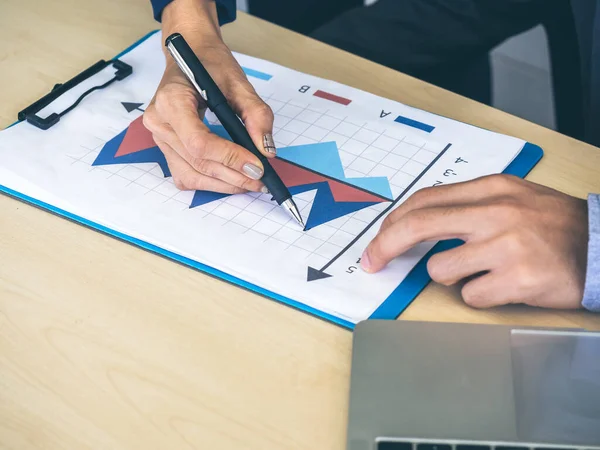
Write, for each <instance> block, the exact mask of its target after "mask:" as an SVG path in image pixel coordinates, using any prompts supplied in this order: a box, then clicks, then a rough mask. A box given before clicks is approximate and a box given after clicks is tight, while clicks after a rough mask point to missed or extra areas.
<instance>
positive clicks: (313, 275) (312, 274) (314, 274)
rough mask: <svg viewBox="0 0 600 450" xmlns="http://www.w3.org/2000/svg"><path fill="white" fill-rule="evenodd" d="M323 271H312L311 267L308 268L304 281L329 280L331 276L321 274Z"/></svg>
mask: <svg viewBox="0 0 600 450" xmlns="http://www.w3.org/2000/svg"><path fill="white" fill-rule="evenodd" d="M323 270H324V269H321V270H317V269H313V268H312V267H310V266H308V273H307V275H306V281H314V280H321V279H323V278H329V277H330V276H331V275H329V274H328V273H325V272H323Z"/></svg>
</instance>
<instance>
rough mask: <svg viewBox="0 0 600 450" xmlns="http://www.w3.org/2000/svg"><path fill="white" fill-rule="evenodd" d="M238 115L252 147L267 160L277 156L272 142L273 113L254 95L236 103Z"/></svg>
mask: <svg viewBox="0 0 600 450" xmlns="http://www.w3.org/2000/svg"><path fill="white" fill-rule="evenodd" d="M236 103H237V105H236V109H237V110H238V114H239V115H240V117H241V118H242V120H243V121H244V124H245V125H246V129H247V130H248V134H250V137H251V138H252V141H253V142H254V145H256V148H258V149H259V150H260V151H261V153H262V154H263V155H265V156H267V157H268V158H274V157H275V155H276V154H277V149H276V148H275V142H274V141H273V120H274V118H273V111H271V108H270V107H269V105H267V104H266V103H265V102H263V101H262V100H261V99H260V98H259V97H258V95H256V93H254V95H250V96H249V97H247V98H240V99H239V101H238V102H236Z"/></svg>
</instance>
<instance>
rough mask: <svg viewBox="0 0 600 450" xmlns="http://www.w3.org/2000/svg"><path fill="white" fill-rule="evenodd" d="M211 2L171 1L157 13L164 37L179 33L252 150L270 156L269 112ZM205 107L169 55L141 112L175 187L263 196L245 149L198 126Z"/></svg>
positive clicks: (256, 164) (256, 163) (257, 165)
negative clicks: (234, 115) (231, 47)
mask: <svg viewBox="0 0 600 450" xmlns="http://www.w3.org/2000/svg"><path fill="white" fill-rule="evenodd" d="M215 8H216V7H215V3H214V2H212V1H208V0H200V1H199V2H198V1H196V0H191V1H190V0H175V1H174V2H172V3H171V4H170V5H168V6H167V7H166V8H165V9H164V11H163V15H162V21H163V35H164V36H165V37H166V36H168V35H170V34H171V33H172V32H179V33H181V34H182V35H184V37H185V39H186V41H187V42H188V44H189V45H190V47H191V48H192V49H193V50H194V52H195V53H196V54H197V55H198V57H199V59H201V61H202V63H203V65H204V66H205V67H206V69H207V70H208V72H209V73H210V74H211V76H212V77H213V79H214V80H215V82H216V83H217V85H218V86H219V88H220V89H221V91H222V92H223V93H224V94H225V97H226V98H227V100H228V102H229V104H230V105H231V107H232V108H233V110H234V111H235V112H236V113H237V114H238V115H239V116H240V118H241V119H242V120H243V121H244V124H245V125H246V128H247V130H248V133H249V134H250V136H251V137H252V140H253V141H254V143H255V145H256V147H257V148H258V149H259V150H260V151H261V152H262V153H263V154H264V155H265V156H267V157H274V156H275V151H276V150H275V145H274V143H273V138H272V130H273V113H272V111H271V109H270V108H269V106H268V105H267V104H266V103H264V102H263V101H262V100H261V99H260V97H259V96H258V95H257V94H256V92H255V90H254V88H253V87H252V85H251V84H250V83H249V82H248V80H247V78H246V76H245V74H244V72H243V71H242V69H241V67H240V66H239V64H238V63H237V61H236V60H235V58H234V57H233V55H232V54H231V51H230V50H229V49H228V48H227V46H226V45H225V44H224V43H223V41H222V39H221V35H220V31H219V27H218V20H217V16H216V9H215ZM205 110H206V105H205V103H204V100H203V99H201V97H200V96H199V94H198V92H196V90H195V89H194V88H193V87H192V85H191V84H190V83H189V82H188V80H187V78H186V77H185V76H184V75H183V73H181V71H180V70H179V68H178V66H177V65H176V64H175V62H174V61H173V60H172V58H171V57H170V56H167V66H166V69H165V72H164V75H163V78H162V80H161V82H160V85H159V87H158V89H157V91H156V94H155V96H154V98H153V99H152V101H151V103H150V105H149V106H148V108H147V109H146V111H145V113H144V119H143V120H144V126H145V127H146V128H147V129H148V130H149V131H151V132H152V136H153V138H154V141H155V142H156V144H157V145H158V146H159V148H160V149H161V151H162V152H163V154H164V155H165V158H166V160H167V164H168V165H169V169H170V170H171V174H172V175H173V181H174V182H175V185H176V186H177V187H178V188H179V189H186V190H187V189H189V190H194V189H199V190H209V191H215V192H223V193H228V194H235V193H241V192H246V191H257V192H258V191H263V192H266V188H265V186H264V185H263V184H262V183H261V182H260V178H261V177H262V175H263V167H262V164H261V162H260V160H259V159H258V158H257V157H256V156H255V155H253V154H252V153H251V152H249V151H248V150H246V149H244V148H243V147H241V146H239V145H237V144H234V143H233V142H231V141H228V140H226V139H223V138H221V137H219V136H216V135H215V134H212V133H210V131H209V129H208V127H207V126H206V125H205V124H204V123H203V122H202V119H203V117H204V112H205Z"/></svg>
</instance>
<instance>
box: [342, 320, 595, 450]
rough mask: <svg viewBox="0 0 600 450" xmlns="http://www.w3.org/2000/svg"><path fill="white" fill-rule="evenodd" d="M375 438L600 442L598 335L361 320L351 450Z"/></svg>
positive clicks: (531, 444)
mask: <svg viewBox="0 0 600 450" xmlns="http://www.w3.org/2000/svg"><path fill="white" fill-rule="evenodd" d="M378 441H382V442H383V441H395V442H408V443H411V446H410V447H405V448H407V449H408V448H413V449H417V448H421V447H422V448H423V449H426V448H427V447H426V446H421V447H417V444H418V443H422V444H425V443H438V444H440V445H441V444H442V443H444V444H447V445H451V447H450V448H452V449H453V448H455V446H457V445H459V444H461V445H467V444H470V445H476V444H482V445H488V446H490V447H492V448H494V447H495V446H498V448H500V447H502V446H507V447H510V446H511V445H512V446H514V445H524V446H526V447H528V448H542V447H543V448H551V447H552V446H556V447H560V448H583V449H588V448H589V449H591V448H600V334H597V333H585V332H576V331H560V330H559V331H546V330H527V329H514V328H512V327H506V326H489V325H471V324H444V323H424V322H391V321H367V322H363V323H361V324H359V325H358V326H357V328H356V330H355V335H354V348H353V365H352V377H351V393H350V415H349V425H348V449H349V450H359V449H360V450H364V449H369V450H371V449H376V448H377V444H376V442H378ZM381 448H382V449H383V448H385V447H383V446H382V447H381ZM390 448H391V447H390ZM397 448H399V449H400V448H401V447H397ZM456 448H458V447H456ZM467 448H468V447H465V450H467ZM441 449H448V447H440V450H441ZM460 450H462V448H461V449H460Z"/></svg>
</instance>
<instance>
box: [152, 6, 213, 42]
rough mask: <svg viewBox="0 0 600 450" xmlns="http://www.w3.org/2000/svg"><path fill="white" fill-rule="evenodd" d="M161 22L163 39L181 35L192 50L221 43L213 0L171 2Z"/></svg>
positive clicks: (164, 11)
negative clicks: (176, 34)
mask: <svg viewBox="0 0 600 450" xmlns="http://www.w3.org/2000/svg"><path fill="white" fill-rule="evenodd" d="M161 20H162V32H163V37H164V38H166V37H167V36H169V35H171V34H172V33H181V34H182V35H183V36H184V37H185V39H186V41H187V42H188V44H189V45H190V47H191V48H192V49H194V50H196V49H197V48H200V47H202V46H208V47H214V46H215V45H219V44H222V43H223V40H222V37H221V29H220V27H219V18H218V15H217V7H216V4H215V2H214V0H173V1H172V2H171V3H169V4H168V5H167V6H166V7H165V9H164V10H163V12H162V19H161Z"/></svg>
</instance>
